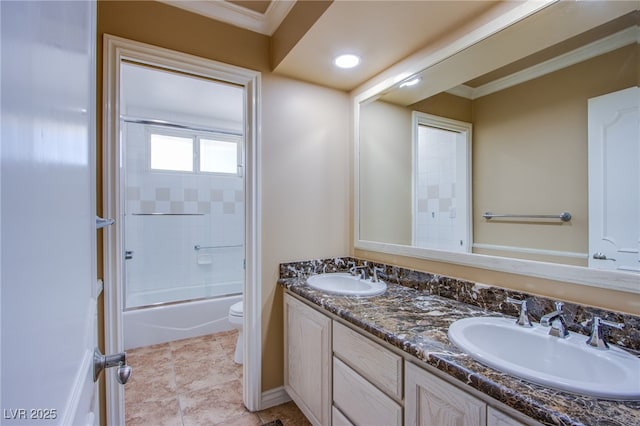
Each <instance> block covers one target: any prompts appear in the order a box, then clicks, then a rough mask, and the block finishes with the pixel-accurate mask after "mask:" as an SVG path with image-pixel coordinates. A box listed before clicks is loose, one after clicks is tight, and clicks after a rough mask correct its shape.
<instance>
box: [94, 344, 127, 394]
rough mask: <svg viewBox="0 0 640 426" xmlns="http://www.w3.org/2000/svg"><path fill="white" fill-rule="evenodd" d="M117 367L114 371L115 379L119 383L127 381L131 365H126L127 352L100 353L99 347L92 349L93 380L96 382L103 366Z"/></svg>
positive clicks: (122, 383)
mask: <svg viewBox="0 0 640 426" xmlns="http://www.w3.org/2000/svg"><path fill="white" fill-rule="evenodd" d="M111 367H118V370H117V371H116V380H117V381H118V383H120V384H121V385H124V384H125V383H127V381H128V380H129V378H130V377H131V367H129V366H128V365H127V353H126V352H120V353H117V354H113V355H102V352H100V349H98V348H95V349H94V351H93V381H94V382H97V381H98V378H99V377H100V373H102V370H104V369H105V368H111Z"/></svg>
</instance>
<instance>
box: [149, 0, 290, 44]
mask: <svg viewBox="0 0 640 426" xmlns="http://www.w3.org/2000/svg"><path fill="white" fill-rule="evenodd" d="M158 1H160V2H161V3H165V4H168V5H171V6H174V7H178V8H180V9H184V10H188V11H189V12H193V13H197V14H198V15H202V16H206V17H207V18H211V19H215V20H217V21H222V22H226V23H227V24H231V25H234V26H236V27H240V28H244V29H247V30H250V31H254V32H257V33H260V34H265V35H268V36H271V35H273V33H274V32H275V31H276V29H278V27H279V26H280V24H281V23H282V21H283V20H284V18H285V17H286V16H287V14H288V13H289V11H290V10H291V8H292V7H293V5H294V4H295V3H296V0H274V1H272V2H271V4H269V7H268V8H267V10H266V12H265V13H264V14H262V13H259V12H256V11H253V10H250V9H247V8H245V7H242V6H238V5H236V4H234V3H230V2H227V1H222V0H195V1H194V0H158Z"/></svg>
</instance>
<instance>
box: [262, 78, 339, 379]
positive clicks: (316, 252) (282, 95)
mask: <svg viewBox="0 0 640 426" xmlns="http://www.w3.org/2000/svg"><path fill="white" fill-rule="evenodd" d="M262 88H263V103H262V150H263V152H262V167H263V169H262V238H263V240H262V262H263V263H262V270H263V273H262V289H263V291H262V298H263V300H262V306H263V310H262V321H263V323H262V332H263V333H262V335H263V345H264V349H263V352H262V356H263V360H262V366H263V371H262V379H263V384H262V387H263V389H264V390H267V389H272V388H274V387H277V386H281V385H282V384H283V379H282V377H283V370H282V362H283V351H282V348H283V322H282V291H281V288H280V287H278V286H276V279H277V277H278V265H279V264H280V263H282V262H286V261H295V260H306V259H315V258H325V257H333V256H345V255H347V254H348V253H349V241H350V234H349V228H348V227H349V213H350V212H349V191H350V185H349V164H350V153H349V143H348V137H349V113H348V109H349V99H348V96H347V94H346V93H343V92H339V91H334V90H328V89H324V88H321V87H318V86H314V85H311V84H307V83H302V82H296V81H293V80H289V79H286V78H283V77H278V76H275V75H273V74H263V85H262Z"/></svg>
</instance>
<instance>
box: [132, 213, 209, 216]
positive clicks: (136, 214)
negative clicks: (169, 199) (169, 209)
mask: <svg viewBox="0 0 640 426" xmlns="http://www.w3.org/2000/svg"><path fill="white" fill-rule="evenodd" d="M131 216H204V213H131Z"/></svg>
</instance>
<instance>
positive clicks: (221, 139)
mask: <svg viewBox="0 0 640 426" xmlns="http://www.w3.org/2000/svg"><path fill="white" fill-rule="evenodd" d="M148 134H149V165H150V169H151V170H152V171H174V172H189V173H214V174H223V175H234V176H240V170H241V160H242V137H241V136H237V135H227V134H221V133H220V134H217V133H204V132H189V131H185V132H165V131H160V130H157V129H152V130H150V131H149V132H148Z"/></svg>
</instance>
